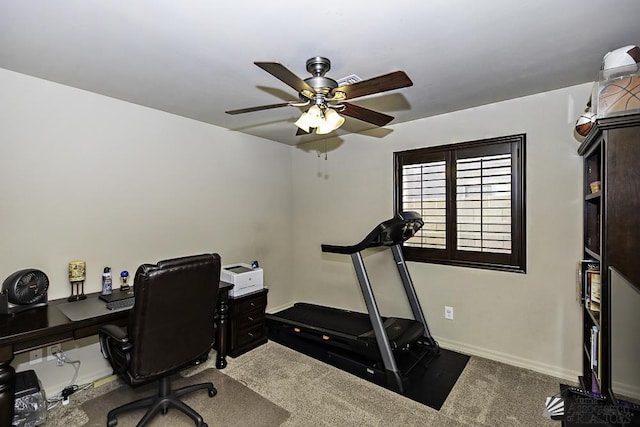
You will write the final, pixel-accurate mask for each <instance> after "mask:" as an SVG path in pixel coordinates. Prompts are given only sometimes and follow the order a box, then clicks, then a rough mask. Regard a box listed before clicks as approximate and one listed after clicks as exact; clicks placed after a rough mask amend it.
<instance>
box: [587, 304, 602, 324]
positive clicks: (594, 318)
mask: <svg viewBox="0 0 640 427" xmlns="http://www.w3.org/2000/svg"><path fill="white" fill-rule="evenodd" d="M584 311H586V312H587V314H589V317H591V321H592V322H593V324H594V325H595V326H597V327H598V329H600V313H598V312H597V311H593V310H589V309H588V308H586V307H585V309H584Z"/></svg>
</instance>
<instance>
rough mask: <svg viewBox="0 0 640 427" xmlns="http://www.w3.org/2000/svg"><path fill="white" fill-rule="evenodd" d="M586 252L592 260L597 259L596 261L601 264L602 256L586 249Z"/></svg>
mask: <svg viewBox="0 0 640 427" xmlns="http://www.w3.org/2000/svg"><path fill="white" fill-rule="evenodd" d="M584 252H585V253H586V254H588V255H589V256H590V257H591V258H593V259H595V260H596V261H598V262H600V254H599V253H597V252H594V251H592V250H591V249H589V248H587V247H585V248H584Z"/></svg>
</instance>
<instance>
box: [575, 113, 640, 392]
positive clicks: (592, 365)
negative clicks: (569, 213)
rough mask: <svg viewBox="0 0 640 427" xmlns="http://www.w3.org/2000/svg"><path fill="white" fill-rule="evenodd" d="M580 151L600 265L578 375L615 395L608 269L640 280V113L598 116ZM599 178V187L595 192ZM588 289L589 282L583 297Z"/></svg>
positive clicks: (588, 237) (593, 255) (588, 248)
mask: <svg viewBox="0 0 640 427" xmlns="http://www.w3.org/2000/svg"><path fill="white" fill-rule="evenodd" d="M578 154H580V155H581V156H582V159H583V183H582V185H583V194H584V196H583V218H582V219H583V225H584V228H583V256H585V257H586V258H590V259H593V260H595V261H597V262H598V263H599V270H600V311H599V312H597V311H592V310H590V308H591V306H590V305H588V303H584V301H583V304H582V309H583V310H584V312H583V316H582V317H583V327H582V347H583V352H584V354H583V366H582V375H581V376H580V377H579V380H580V384H581V387H582V388H583V389H585V390H588V391H591V392H595V393H601V394H604V395H605V396H607V397H610V398H612V399H613V398H614V397H615V396H614V392H613V391H612V378H611V375H612V372H613V371H615V369H620V368H621V366H620V364H617V365H616V367H615V368H614V367H612V365H613V362H614V361H615V360H618V359H616V358H614V356H613V353H612V346H611V344H612V336H615V334H616V333H617V332H614V331H612V329H611V328H612V324H611V321H612V314H616V313H613V307H612V305H611V300H610V296H611V283H610V280H611V277H610V274H609V271H610V268H612V267H615V269H616V270H617V271H619V272H620V273H621V275H623V276H624V277H626V278H627V279H628V280H629V282H630V283H640V262H638V261H637V254H638V253H640V233H639V231H638V230H640V215H638V211H639V210H640V195H639V194H638V192H637V188H639V187H640V173H639V172H638V168H637V165H638V164H639V163H640V114H629V115H626V116H624V117H622V116H617V117H606V118H601V119H598V120H596V122H595V123H594V128H593V130H592V132H590V133H589V135H588V136H587V138H586V139H585V141H584V142H583V143H582V145H581V146H580V147H579V148H578ZM596 181H600V186H599V191H596V192H593V193H592V192H591V188H592V187H591V184H592V183H594V182H596ZM587 290H588V288H587V287H586V285H585V291H583V299H584V298H586V297H585V296H584V294H585V293H586V292H587ZM618 314H619V313H618ZM613 318H615V317H613ZM594 326H595V328H594ZM618 336H619V335H618ZM594 342H595V343H596V344H595V348H592V347H594V344H593V343H594ZM622 369H624V368H623V367H622ZM618 375H619V374H618Z"/></svg>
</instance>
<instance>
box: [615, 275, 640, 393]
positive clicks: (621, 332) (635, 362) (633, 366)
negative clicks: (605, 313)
mask: <svg viewBox="0 0 640 427" xmlns="http://www.w3.org/2000/svg"><path fill="white" fill-rule="evenodd" d="M609 283H610V292H611V296H610V298H611V326H610V327H611V329H610V331H611V391H612V392H613V394H614V396H615V398H616V399H623V400H627V401H631V402H633V403H636V404H640V288H638V287H637V286H634V285H633V284H632V283H630V282H629V281H627V280H626V279H625V278H624V277H623V276H622V275H621V274H619V273H618V272H616V271H615V270H613V269H611V270H610V276H609Z"/></svg>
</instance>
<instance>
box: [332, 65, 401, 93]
mask: <svg viewBox="0 0 640 427" xmlns="http://www.w3.org/2000/svg"><path fill="white" fill-rule="evenodd" d="M408 86H413V82H412V81H411V79H410V78H409V76H407V74H406V73H405V72H404V71H394V72H393V73H389V74H384V75H382V76H378V77H373V78H371V79H368V80H363V81H361V82H358V83H354V84H352V85H344V86H340V87H338V88H336V89H334V90H333V91H332V93H336V92H344V93H345V95H346V99H353V98H357V97H359V96H365V95H371V94H374V93H380V92H386V91H388V90H394V89H400V88H403V87H408Z"/></svg>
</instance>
